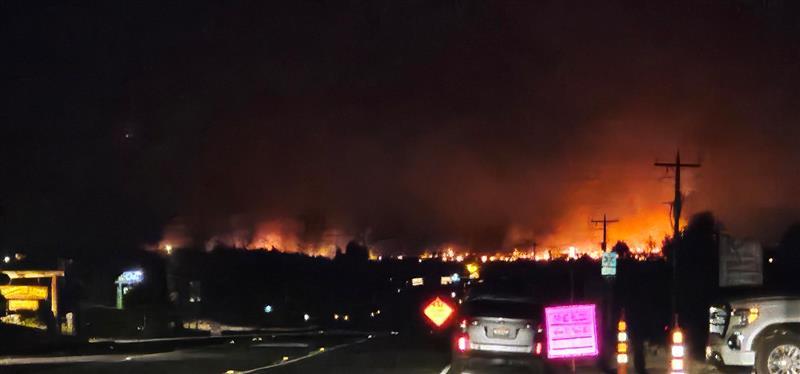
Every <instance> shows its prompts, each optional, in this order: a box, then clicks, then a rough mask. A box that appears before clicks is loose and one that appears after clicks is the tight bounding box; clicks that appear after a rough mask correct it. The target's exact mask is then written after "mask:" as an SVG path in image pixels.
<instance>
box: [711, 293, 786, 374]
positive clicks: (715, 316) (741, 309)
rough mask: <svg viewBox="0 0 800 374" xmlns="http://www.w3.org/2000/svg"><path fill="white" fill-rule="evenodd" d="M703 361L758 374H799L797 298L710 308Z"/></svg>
mask: <svg viewBox="0 0 800 374" xmlns="http://www.w3.org/2000/svg"><path fill="white" fill-rule="evenodd" d="M706 360H707V361H708V362H710V363H711V364H714V365H716V366H718V367H725V368H732V367H741V368H744V367H748V368H755V372H756V373H757V374H783V373H800V297H795V296H772V297H753V298H740V299H731V300H729V301H728V302H725V303H720V304H716V305H712V306H711V307H710V308H709V341H708V345H707V346H706Z"/></svg>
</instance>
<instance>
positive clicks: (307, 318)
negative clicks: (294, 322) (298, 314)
mask: <svg viewBox="0 0 800 374" xmlns="http://www.w3.org/2000/svg"><path fill="white" fill-rule="evenodd" d="M309 319H311V316H309V315H308V313H306V314H303V321H306V322H308V320H309Z"/></svg>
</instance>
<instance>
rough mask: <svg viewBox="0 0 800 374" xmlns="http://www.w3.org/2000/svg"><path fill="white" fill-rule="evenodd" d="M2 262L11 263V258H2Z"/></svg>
mask: <svg viewBox="0 0 800 374" xmlns="http://www.w3.org/2000/svg"><path fill="white" fill-rule="evenodd" d="M3 262H5V263H9V262H11V256H6V257H3Z"/></svg>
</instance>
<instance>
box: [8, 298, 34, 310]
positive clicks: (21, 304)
mask: <svg viewBox="0 0 800 374" xmlns="http://www.w3.org/2000/svg"><path fill="white" fill-rule="evenodd" d="M8 310H9V311H12V312H16V311H18V310H39V300H8Z"/></svg>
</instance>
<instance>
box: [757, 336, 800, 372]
mask: <svg viewBox="0 0 800 374" xmlns="http://www.w3.org/2000/svg"><path fill="white" fill-rule="evenodd" d="M756 373H757V374H791V373H800V337H798V336H795V335H778V336H774V337H771V338H767V339H765V340H764V341H763V342H762V343H761V345H760V346H759V347H758V348H757V350H756Z"/></svg>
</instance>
